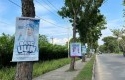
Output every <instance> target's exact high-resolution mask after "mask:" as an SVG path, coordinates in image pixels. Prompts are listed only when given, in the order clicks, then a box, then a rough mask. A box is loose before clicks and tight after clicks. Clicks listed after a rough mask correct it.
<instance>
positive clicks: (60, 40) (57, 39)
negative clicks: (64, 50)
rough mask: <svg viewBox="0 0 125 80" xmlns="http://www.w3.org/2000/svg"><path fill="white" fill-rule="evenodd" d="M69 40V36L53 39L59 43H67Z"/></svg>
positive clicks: (55, 42)
mask: <svg viewBox="0 0 125 80" xmlns="http://www.w3.org/2000/svg"><path fill="white" fill-rule="evenodd" d="M67 41H68V38H63V39H59V38H54V39H53V43H54V44H59V45H65V44H66V42H67Z"/></svg>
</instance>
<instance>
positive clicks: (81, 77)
mask: <svg viewBox="0 0 125 80" xmlns="http://www.w3.org/2000/svg"><path fill="white" fill-rule="evenodd" d="M94 60H95V55H94V56H92V58H91V60H90V61H89V62H87V63H86V65H85V66H84V68H83V69H82V70H81V71H80V73H79V74H78V75H77V77H75V78H74V80H92V74H93V64H94Z"/></svg>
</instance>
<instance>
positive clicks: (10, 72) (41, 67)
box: [0, 58, 70, 80]
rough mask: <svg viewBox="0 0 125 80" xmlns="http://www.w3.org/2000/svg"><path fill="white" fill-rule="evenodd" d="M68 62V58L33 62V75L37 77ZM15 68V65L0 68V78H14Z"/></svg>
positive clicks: (0, 79) (1, 79) (10, 79)
mask: <svg viewBox="0 0 125 80" xmlns="http://www.w3.org/2000/svg"><path fill="white" fill-rule="evenodd" d="M68 63H70V59H68V58H63V59H58V60H51V61H45V62H38V63H35V64H34V66H33V68H34V69H33V77H37V76H39V75H41V74H44V73H46V72H48V71H51V70H54V69H57V68H59V67H61V66H64V65H66V64H68ZM15 70H16V68H15V67H11V68H2V69H0V80H14V77H15Z"/></svg>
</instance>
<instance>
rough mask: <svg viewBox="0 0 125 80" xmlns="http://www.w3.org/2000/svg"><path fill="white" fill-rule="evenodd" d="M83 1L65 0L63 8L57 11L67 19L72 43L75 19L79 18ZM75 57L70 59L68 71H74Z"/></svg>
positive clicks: (74, 34) (74, 32)
mask: <svg viewBox="0 0 125 80" xmlns="http://www.w3.org/2000/svg"><path fill="white" fill-rule="evenodd" d="M83 4H84V3H83V0H65V6H64V7H62V8H61V10H60V11H58V13H59V15H60V16H62V18H69V21H70V22H71V23H72V26H73V42H75V39H76V25H77V24H76V23H77V18H78V17H80V14H79V13H80V11H82V7H83ZM74 63H75V57H71V64H70V68H69V70H74Z"/></svg>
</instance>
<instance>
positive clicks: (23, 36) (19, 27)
mask: <svg viewBox="0 0 125 80" xmlns="http://www.w3.org/2000/svg"><path fill="white" fill-rule="evenodd" d="M39 23H40V20H39V19H36V18H29V17H18V18H16V32H15V43H14V49H13V57H12V62H20V61H38V52H39V49H38V36H39Z"/></svg>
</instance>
